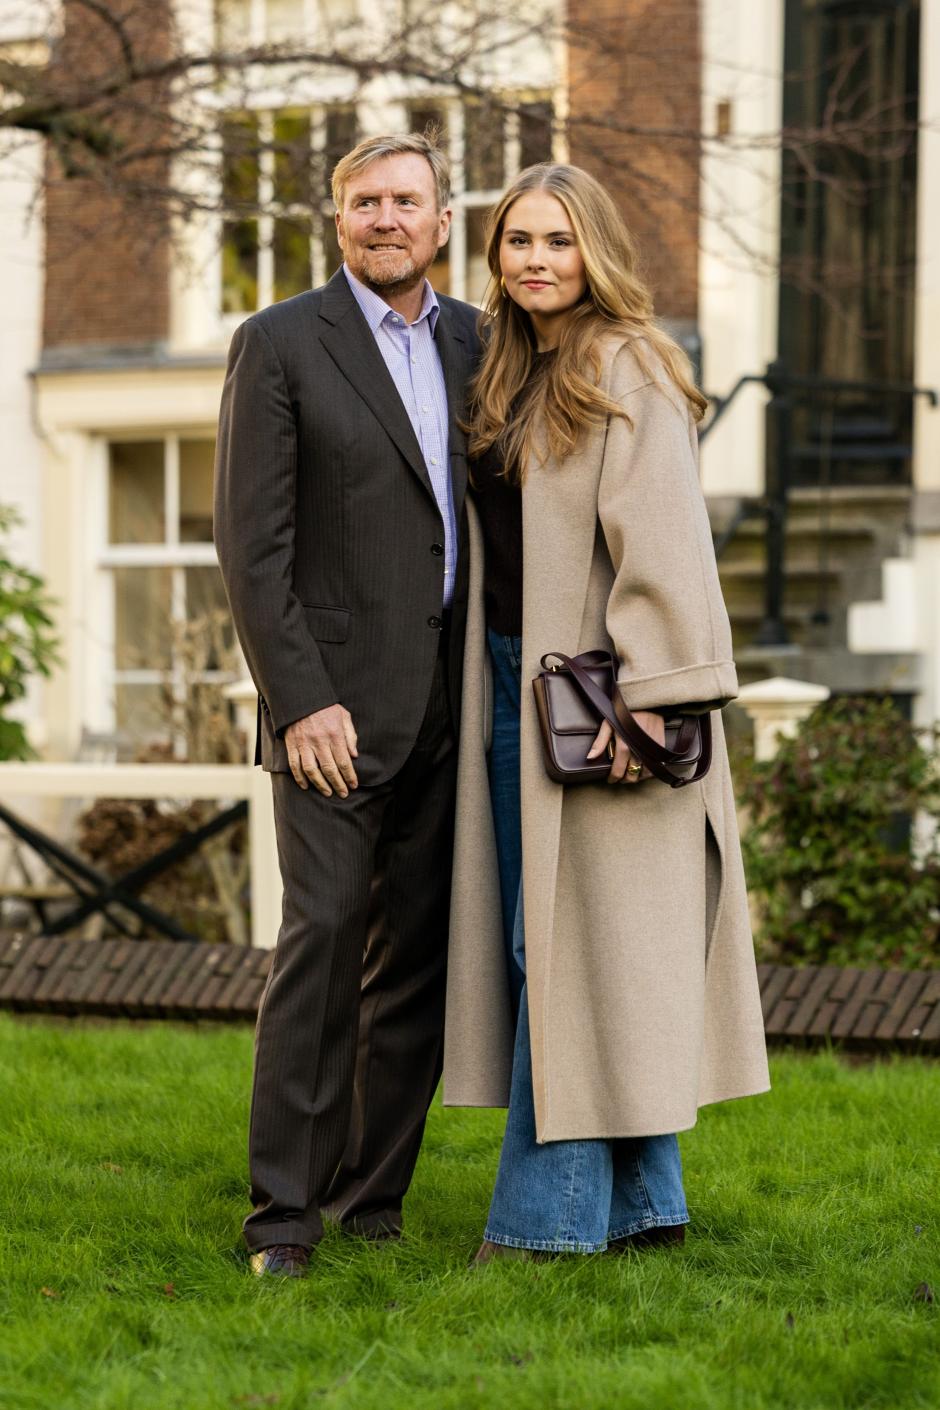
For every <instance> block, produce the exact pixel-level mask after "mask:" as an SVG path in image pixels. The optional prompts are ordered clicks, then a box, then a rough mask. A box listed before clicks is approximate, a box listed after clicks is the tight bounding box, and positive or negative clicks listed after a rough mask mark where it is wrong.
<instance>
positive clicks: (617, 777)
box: [587, 710, 666, 783]
mask: <svg viewBox="0 0 940 1410" xmlns="http://www.w3.org/2000/svg"><path fill="white" fill-rule="evenodd" d="M633 718H634V720H635V721H636V723H637V724H638V725H639V726H640V729H641V730H642V731H643V733H644V734H648V735H649V737H650V739H653V740H655V741H656V743H657V744H660V745H664V744H665V743H666V723H665V721H664V719H663V717H662V715H657V714H655V713H654V712H653V711H652V710H634V711H633ZM613 733H614V732H613V730H612V729H611V727H610V725H609V724H608V723H607V721H606V720H603V721H602V722H601V727H600V729H599V730H598V731H597V736H596V738H595V740H594V743H593V744H592V745H591V747H590V749H589V750H588V755H587V756H588V758H589V759H596V758H597V756H598V754H602V753H603V752H604V750H605V749H606V748H607V746H608V744H609V743H610V741H611V737H612V736H613ZM636 762H637V763H639V762H640V761H639V759H638V760H637V761H636ZM631 765H633V768H634V772H633V773H632V774H631V773H630V767H631ZM651 777H652V775H651V774H650V771H649V769H643V770H642V772H641V773H637V772H636V766H635V765H634V764H633V760H632V758H631V757H630V750H629V748H628V747H627V745H626V744H624V742H623V740H622V739H621V738H620V736H619V735H617V737H616V739H615V740H614V762H613V763H612V764H611V766H610V773H609V774H608V776H607V782H608V783H639V782H640V780H641V779H644V778H651Z"/></svg>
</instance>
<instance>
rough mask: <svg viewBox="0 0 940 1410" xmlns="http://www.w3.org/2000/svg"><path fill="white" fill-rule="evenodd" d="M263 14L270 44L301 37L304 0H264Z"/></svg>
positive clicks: (302, 32)
mask: <svg viewBox="0 0 940 1410" xmlns="http://www.w3.org/2000/svg"><path fill="white" fill-rule="evenodd" d="M265 14H266V18H267V36H266V37H267V39H268V41H269V42H270V43H271V44H279V43H283V41H284V40H285V39H301V38H303V34H304V0H265Z"/></svg>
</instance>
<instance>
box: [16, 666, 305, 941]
mask: <svg viewBox="0 0 940 1410" xmlns="http://www.w3.org/2000/svg"><path fill="white" fill-rule="evenodd" d="M228 693H229V694H230V696H231V698H232V699H234V701H235V703H236V708H237V709H239V711H240V713H242V714H243V717H244V720H243V722H244V725H245V728H246V735H247V737H248V739H249V741H250V748H251V755H252V758H253V757H254V715H253V712H252V711H251V708H250V704H249V697H250V701H251V702H253V701H255V700H256V696H255V694H254V687H253V686H250V685H248V686H246V685H244V684H242V683H239V685H238V686H235V687H229V691H228ZM249 716H250V720H249ZM0 798H2V799H3V801H4V802H5V803H10V805H11V806H12V803H13V800H14V799H16V798H88V799H92V798H174V799H181V800H185V799H192V798H215V799H218V800H219V801H220V802H222V803H225V802H228V801H231V802H236V801H237V800H238V799H241V798H244V799H246V800H247V803H248V846H249V857H250V862H251V943H252V945H257V946H260V947H261V948H262V949H270V948H271V946H272V945H273V944H274V942H275V940H276V939H277V932H278V927H279V926H280V923H281V873H280V868H279V867H278V861H277V843H276V839H275V834H274V808H273V803H272V798H271V781H270V779H269V778H268V776H267V775H266V774H264V773H262V771H261V770H260V769H256V768H254V767H253V765H252V764H68V763H62V764H55V763H35V764H34V763H25V764H20V763H16V764H0Z"/></svg>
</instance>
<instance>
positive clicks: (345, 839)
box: [215, 136, 478, 1276]
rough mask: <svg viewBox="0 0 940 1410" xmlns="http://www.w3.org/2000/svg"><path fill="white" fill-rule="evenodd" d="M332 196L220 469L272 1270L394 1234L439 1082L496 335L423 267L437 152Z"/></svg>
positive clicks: (348, 172) (340, 177)
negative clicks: (273, 897) (255, 945)
mask: <svg viewBox="0 0 940 1410" xmlns="http://www.w3.org/2000/svg"><path fill="white" fill-rule="evenodd" d="M333 194H334V199H335V202H336V207H337V229H338V233H339V241H340V245H341V247H342V250H343V254H344V256H345V264H344V267H343V268H342V269H340V270H339V271H338V273H337V274H335V275H334V277H333V278H332V279H331V280H330V282H329V283H328V284H327V285H326V286H325V287H324V288H322V289H316V290H313V291H312V292H309V293H306V294H301V295H299V296H298V297H296V298H293V299H288V300H287V301H285V302H283V303H279V304H276V305H274V306H272V307H271V308H268V309H265V310H264V311H263V312H262V313H259V314H256V315H255V316H253V317H252V318H249V319H247V320H246V322H245V323H243V324H242V325H241V327H240V328H239V329H238V331H237V332H236V334H235V336H234V338H233V340H232V346H231V351H230V355H229V365H228V373H227V376H226V381H225V389H224V392H223V397H222V409H221V416H220V422H219V439H218V451H217V463H216V505H215V538H216V545H217V548H218V553H219V562H220V564H221V567H222V575H223V578H224V580H225V586H226V590H227V592H228V597H229V602H230V604H231V609H232V615H233V617H234V620H235V625H236V628H237V630H238V635H239V639H240V641H241V644H242V647H243V649H244V652H245V656H246V659H247V661H248V665H249V668H250V670H251V674H252V677H253V679H254V681H255V684H256V685H257V687H258V693H259V725H258V735H259V737H258V758H259V760H260V762H262V763H263V765H264V767H265V769H267V770H269V771H270V772H271V775H272V785H273V789H274V809H275V821H276V827H277V840H278V855H279V859H280V866H281V874H282V877H283V882H284V911H283V920H282V924H281V929H280V933H279V935H278V941H277V949H276V951H275V954H274V960H273V964H272V967H271V975H270V978H269V980H268V984H267V987H266V989H265V993H264V996H263V998H262V1001H261V1006H260V1010H259V1014H258V1027H257V1034H256V1043H255V1073H254V1090H253V1095H252V1109H251V1135H250V1165H251V1186H252V1189H251V1197H252V1204H253V1209H252V1212H251V1214H249V1216H248V1218H247V1219H246V1221H245V1238H246V1241H247V1243H248V1246H249V1248H250V1249H251V1250H252V1258H251V1263H252V1267H253V1269H254V1270H255V1272H257V1273H280V1274H287V1275H292V1276H299V1275H302V1274H303V1273H304V1271H305V1270H306V1267H307V1263H308V1258H309V1252H310V1249H311V1247H312V1246H313V1245H315V1244H316V1243H317V1242H318V1241H319V1239H320V1237H321V1236H322V1232H323V1224H322V1218H321V1211H324V1212H326V1213H327V1214H328V1215H329V1216H330V1217H332V1218H334V1219H336V1220H338V1221H339V1222H340V1223H341V1224H342V1225H343V1227H344V1228H346V1229H347V1230H349V1231H351V1232H354V1233H358V1234H362V1235H364V1236H366V1237H373V1238H380V1237H395V1236H397V1235H398V1234H399V1233H400V1231H401V1206H402V1198H403V1196H404V1194H405V1191H406V1189H407V1188H408V1184H409V1182H410V1180H411V1175H412V1172H413V1170H414V1165H415V1161H416V1160H417V1156H418V1150H419V1147H420V1143H421V1137H422V1133H423V1130H424V1122H425V1116H426V1114H427V1108H428V1105H429V1103H430V1101H431V1098H432V1096H433V1094H434V1090H435V1088H436V1085H437V1082H438V1078H439V1076H440V1067H441V1048H442V1032H443V1006H444V979H445V956H446V939H447V916H448V903H449V892H450V869H451V848H452V835H453V807H454V791H455V780H456V729H457V708H458V704H459V685H460V666H461V657H462V640H463V617H464V606H463V604H462V601H461V596H462V594H461V586H460V577H459V573H458V568H459V567H462V566H463V563H462V559H461V553H460V544H459V537H460V534H459V525H460V523H461V510H462V505H463V497H464V492H465V488H466V480H467V468H466V443H465V440H464V437H463V433H462V431H461V429H460V426H459V417H460V415H461V413H462V409H463V403H464V393H465V387H466V383H467V380H468V378H469V376H470V374H471V372H472V370H473V367H474V363H475V359H476V356H477V352H478V343H477V336H476V331H475V326H476V310H475V309H473V308H472V307H470V306H469V305H467V304H463V303H459V302H458V301H457V300H455V299H450V298H446V297H443V296H441V297H438V296H436V295H435V294H434V292H433V290H432V289H431V286H430V284H429V283H428V281H427V279H426V278H425V274H426V271H427V269H428V267H429V266H430V264H431V262H432V260H433V259H434V257H435V255H436V253H437V251H438V249H439V248H440V247H441V246H442V245H444V244H445V243H446V241H447V238H448V234H449V227H450V218H451V212H450V209H449V207H448V201H449V180H448V170H447V160H446V157H445V156H444V154H443V152H442V151H441V150H440V149H439V148H438V147H437V146H436V145H435V144H434V143H433V142H432V141H430V140H429V139H428V138H425V137H417V136H408V137H392V138H374V139H369V140H367V141H365V142H363V143H360V144H359V146H358V147H357V148H356V149H355V150H354V151H353V152H351V153H350V154H349V155H348V156H346V157H344V158H343V159H342V161H341V162H339V164H338V165H337V167H336V171H335V173H334V177H333ZM464 559H465V555H464ZM464 591H465V589H464Z"/></svg>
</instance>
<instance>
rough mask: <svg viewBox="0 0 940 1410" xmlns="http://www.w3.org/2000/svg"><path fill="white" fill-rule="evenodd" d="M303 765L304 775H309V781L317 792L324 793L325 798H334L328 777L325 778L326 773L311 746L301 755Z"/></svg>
mask: <svg viewBox="0 0 940 1410" xmlns="http://www.w3.org/2000/svg"><path fill="white" fill-rule="evenodd" d="M301 763H302V764H303V769H304V773H305V774H306V775H307V777H308V779H309V780H310V782H311V783H312V784H313V786H314V788H315V789H316V790H317V792H318V793H322V794H323V796H324V798H330V797H332V794H333V790H332V788H331V787H330V785H329V783H328V782H327V780H326V777H325V776H324V772H323V770H322V769H321V767H320V764H319V761H318V759H317V756H316V754H314V752H313V750H312V749H311V748H310V747H309V746H308V747H307V748H306V749H304V751H303V753H302V754H301Z"/></svg>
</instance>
